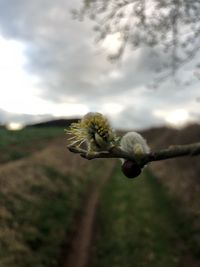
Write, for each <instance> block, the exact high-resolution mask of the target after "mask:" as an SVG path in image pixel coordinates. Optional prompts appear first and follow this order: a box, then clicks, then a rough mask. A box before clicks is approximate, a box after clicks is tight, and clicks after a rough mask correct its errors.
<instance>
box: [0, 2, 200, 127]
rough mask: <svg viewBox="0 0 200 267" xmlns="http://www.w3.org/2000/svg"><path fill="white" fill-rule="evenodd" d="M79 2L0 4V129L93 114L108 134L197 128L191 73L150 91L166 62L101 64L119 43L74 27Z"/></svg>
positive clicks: (197, 96)
mask: <svg viewBox="0 0 200 267" xmlns="http://www.w3.org/2000/svg"><path fill="white" fill-rule="evenodd" d="M80 5H81V1H79V0H76V1H75V0H74V1H67V0H57V1H55V0H42V1H41V0H34V1H27V0H15V1H13V0H0V95H1V97H0V124H1V123H2V124H10V125H13V127H15V126H16V127H17V125H18V126H19V124H27V123H34V122H38V121H45V120H48V119H56V118H60V117H66V118H68V117H77V116H78V117H81V116H83V115H85V114H86V113H87V112H91V111H92V112H100V113H103V114H104V115H105V116H107V117H108V119H109V120H110V122H111V124H112V125H113V127H116V128H123V129H143V128H148V127H155V126H160V125H163V124H167V125H171V126H181V125H184V124H185V123H186V122H194V121H197V122H199V121H200V88H199V86H200V80H199V79H198V77H197V76H196V75H194V69H193V66H194V64H195V63H197V62H199V61H200V53H199V54H197V55H196V57H195V59H194V60H193V62H191V63H189V64H186V65H185V66H184V67H183V68H182V69H181V70H180V71H179V73H178V74H177V77H176V78H172V77H171V78H169V79H167V80H166V81H165V82H164V83H161V84H159V86H158V88H157V89H152V88H150V86H149V85H150V84H151V83H152V81H153V80H154V78H155V74H156V68H157V67H158V66H159V63H160V62H161V61H163V60H167V58H166V56H164V55H161V56H160V58H158V57H156V56H154V53H153V51H152V50H150V49H148V48H141V49H138V50H134V51H132V50H131V49H129V48H127V50H126V52H125V54H124V55H123V58H122V60H120V61H117V62H115V63H113V62H110V61H109V60H108V59H107V56H108V54H113V53H115V52H116V51H117V49H118V48H119V36H118V35H117V34H116V35H110V36H108V37H107V38H106V39H105V40H104V41H103V42H100V43H98V44H97V43H96V42H95V37H96V36H95V32H94V31H93V27H94V22H92V21H90V20H89V19H87V18H86V19H85V20H84V21H78V20H74V19H73V18H72V14H71V12H70V10H71V9H72V8H78V7H79V6H80Z"/></svg>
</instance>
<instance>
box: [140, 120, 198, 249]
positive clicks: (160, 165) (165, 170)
mask: <svg viewBox="0 0 200 267" xmlns="http://www.w3.org/2000/svg"><path fill="white" fill-rule="evenodd" d="M142 134H143V136H144V137H145V138H146V140H147V143H148V144H149V145H150V147H151V149H152V151H156V150H159V149H162V148H167V147H169V146H170V145H184V144H190V143H195V142H200V124H192V125H188V126H187V127H185V128H183V129H171V128H167V127H160V128H152V129H149V130H146V131H144V132H142ZM150 168H151V169H152V170H153V172H154V174H155V175H156V176H157V177H158V179H159V181H160V182H162V183H163V184H164V185H165V186H166V187H167V188H168V189H169V191H170V192H171V194H172V195H173V196H175V198H176V199H178V201H179V202H180V203H181V204H182V205H181V206H182V207H184V209H185V210H187V211H188V212H189V213H191V214H192V215H193V216H194V217H195V221H196V226H195V227H196V228H195V229H196V231H198V232H199V233H200V198H199V196H200V156H195V157H190V156H187V157H181V158H175V159H169V160H163V161H158V162H154V163H152V164H150ZM198 242H199V244H200V236H199V239H198Z"/></svg>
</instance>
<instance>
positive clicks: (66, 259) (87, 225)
mask: <svg viewBox="0 0 200 267" xmlns="http://www.w3.org/2000/svg"><path fill="white" fill-rule="evenodd" d="M113 167H114V162H112V163H111V167H110V170H109V172H108V173H106V174H105V175H104V176H103V177H102V179H101V181H100V182H99V184H95V185H94V187H93V188H92V190H91V194H90V195H89V197H88V200H87V202H86V204H85V206H84V210H83V212H82V214H81V218H80V219H79V221H78V223H77V225H76V229H77V230H76V232H75V234H74V237H73V238H72V241H71V244H70V248H68V249H66V251H63V259H62V262H61V264H60V267H86V266H87V264H88V261H89V255H90V251H91V245H92V237H93V230H94V220H95V215H96V207H97V204H98V200H99V196H100V192H101V188H102V187H103V185H104V184H105V182H106V181H107V179H108V178H109V176H110V175H111V172H112V170H113Z"/></svg>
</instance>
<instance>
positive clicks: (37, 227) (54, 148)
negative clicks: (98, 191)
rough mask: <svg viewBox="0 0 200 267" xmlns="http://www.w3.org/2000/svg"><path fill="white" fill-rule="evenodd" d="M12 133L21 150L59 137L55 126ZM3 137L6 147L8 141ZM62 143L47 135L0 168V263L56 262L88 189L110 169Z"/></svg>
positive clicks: (32, 266) (31, 266) (26, 266)
mask: <svg viewBox="0 0 200 267" xmlns="http://www.w3.org/2000/svg"><path fill="white" fill-rule="evenodd" d="M32 130H33V131H32ZM56 131H57V134H56ZM16 133H17V137H18V138H16V139H15V140H16V142H17V144H18V145H19V146H20V151H21V149H22V151H23V149H24V145H25V144H26V145H28V144H33V142H34V144H37V142H38V141H41V142H43V140H46V137H47V138H50V137H53V136H57V137H58V136H59V135H60V130H52V132H49V129H48V130H46V132H45V130H44V129H43V130H42V131H38V130H35V129H28V130H24V132H16ZM9 134H11V135H10V136H12V133H9ZM23 134H24V135H23ZM26 134H27V135H26ZM10 136H7V138H8V137H10ZM15 137H16V136H15ZM5 140H6V137H5ZM7 140H8V141H7V147H9V146H10V144H11V143H12V142H11V141H12V140H11V139H9V138H8V139H7ZM13 140H14V138H13ZM45 142H46V141H45ZM65 142H66V140H65V139H64V138H56V139H52V140H51V142H50V143H48V146H47V147H46V148H45V149H43V150H41V151H37V150H38V149H36V150H35V153H34V154H33V155H32V156H31V155H30V156H29V157H28V158H23V159H21V160H18V161H10V162H8V163H6V164H2V165H1V166H0V185H1V186H0V247H1V249H0V267H49V266H51V267H53V266H57V264H58V261H59V257H60V253H61V247H62V244H63V242H65V243H66V242H68V240H70V238H71V236H70V232H71V231H72V229H73V219H74V216H75V214H76V213H77V212H78V211H79V212H80V208H81V206H82V205H83V203H84V198H85V196H86V195H87V191H88V188H89V187H90V186H91V184H92V183H93V182H97V181H98V179H99V178H100V177H102V175H103V174H104V172H105V171H106V170H107V169H109V168H110V167H109V164H107V162H105V161H101V160H100V161H95V162H88V161H86V160H83V159H81V158H80V157H78V156H76V155H73V154H71V153H69V152H68V151H67V149H65ZM20 144H21V145H20ZM4 145H5V142H4ZM35 146H36V148H37V145H35ZM5 149H6V145H5Z"/></svg>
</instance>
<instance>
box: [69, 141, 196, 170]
mask: <svg viewBox="0 0 200 267" xmlns="http://www.w3.org/2000/svg"><path fill="white" fill-rule="evenodd" d="M68 149H69V151H71V152H73V153H78V154H80V155H81V156H82V157H83V158H86V159H88V160H91V159H95V158H124V159H128V160H131V161H133V162H136V161H137V164H138V165H139V166H140V167H141V168H142V167H144V165H146V164H147V163H150V162H153V161H159V160H165V159H170V158H176V157H182V156H196V155H200V142H199V143H194V144H189V145H175V146H170V147H169V148H167V149H163V150H160V151H156V152H150V153H148V154H144V155H142V156H141V157H140V159H139V160H138V159H137V160H136V158H135V156H134V155H133V154H129V153H127V152H125V151H123V150H122V149H120V148H119V147H112V148H111V149H110V150H109V151H100V152H88V151H87V150H84V149H82V148H77V147H73V146H68ZM138 161H139V162H138Z"/></svg>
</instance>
